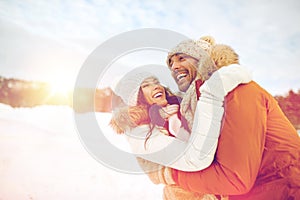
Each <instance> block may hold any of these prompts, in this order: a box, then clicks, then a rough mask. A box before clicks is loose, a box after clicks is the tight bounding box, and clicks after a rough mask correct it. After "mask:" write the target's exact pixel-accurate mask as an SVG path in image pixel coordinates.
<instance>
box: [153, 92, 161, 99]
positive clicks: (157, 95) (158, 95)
mask: <svg viewBox="0 0 300 200" xmlns="http://www.w3.org/2000/svg"><path fill="white" fill-rule="evenodd" d="M161 96H162V92H158V93H156V94H155V95H154V96H153V97H154V98H158V97H161Z"/></svg>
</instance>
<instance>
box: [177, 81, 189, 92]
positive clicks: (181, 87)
mask: <svg viewBox="0 0 300 200" xmlns="http://www.w3.org/2000/svg"><path fill="white" fill-rule="evenodd" d="M189 87H190V83H187V82H184V83H181V84H179V85H178V89H179V90H180V91H181V92H186V91H187V89H188V88H189Z"/></svg>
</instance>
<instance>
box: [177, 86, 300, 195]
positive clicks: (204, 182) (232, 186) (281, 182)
mask: <svg viewBox="0 0 300 200" xmlns="http://www.w3.org/2000/svg"><path fill="white" fill-rule="evenodd" d="M224 106H225V114H224V117H223V127H222V130H221V135H220V138H219V143H218V149H217V152H216V155H215V160H214V162H213V163H212V164H211V165H210V166H209V167H208V168H206V169H204V170H202V171H198V172H182V171H178V170H175V169H173V170H172V174H173V178H174V180H175V182H176V183H177V184H178V185H179V186H181V187H183V188H184V189H187V190H191V191H194V192H199V193H208V194H223V195H229V197H230V199H255V200H259V199H264V200H265V199H273V200H275V199H278V200H279V199H280V200H282V199H288V198H289V197H294V199H300V137H299V136H298V134H297V132H296V130H295V129H294V127H293V126H292V125H291V123H290V122H289V121H288V119H287V118H286V117H285V115H284V114H283V112H282V111H281V109H280V108H279V106H278V104H277V102H276V100H275V99H274V98H273V97H272V96H271V95H270V94H269V93H267V92H266V91H265V90H264V89H262V88H261V87H260V86H259V85H258V84H256V83H255V82H250V83H249V84H245V85H240V86H238V87H237V88H236V89H235V90H233V91H232V92H231V93H229V94H228V95H227V96H226V100H225V104H224ZM291 199H292V198H291Z"/></svg>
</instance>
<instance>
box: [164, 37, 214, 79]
mask: <svg viewBox="0 0 300 200" xmlns="http://www.w3.org/2000/svg"><path fill="white" fill-rule="evenodd" d="M214 43H215V41H214V39H213V38H212V37H210V36H205V37H202V38H200V39H199V40H191V39H189V40H184V41H182V42H180V43H179V44H178V45H177V46H176V47H174V48H173V49H171V51H170V52H169V53H168V57H167V65H168V66H169V67H171V66H170V59H171V57H172V56H174V55H175V54H178V53H184V54H186V55H189V56H191V57H193V58H195V59H197V60H198V61H199V63H198V66H197V72H198V74H199V75H200V77H201V79H202V80H207V79H208V78H209V77H210V76H211V74H212V73H213V72H214V71H216V70H217V67H216V66H215V64H214V62H213V61H212V59H211V58H210V56H209V54H210V48H211V46H212V45H214Z"/></svg>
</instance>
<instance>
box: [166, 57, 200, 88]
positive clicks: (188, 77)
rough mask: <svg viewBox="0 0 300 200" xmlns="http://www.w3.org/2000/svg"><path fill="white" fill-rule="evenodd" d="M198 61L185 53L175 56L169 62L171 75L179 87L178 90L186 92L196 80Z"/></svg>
mask: <svg viewBox="0 0 300 200" xmlns="http://www.w3.org/2000/svg"><path fill="white" fill-rule="evenodd" d="M197 64H198V60H197V59H195V58H193V57H191V56H188V55H186V54H183V53H179V54H175V55H173V56H172V57H171V58H170V60H169V67H170V70H171V75H172V77H173V78H174V80H175V81H176V83H177V85H178V89H179V90H180V91H182V92H186V91H187V89H188V88H189V86H190V84H191V83H192V82H193V80H194V79H195V78H196V75H197V70H196V69H197V68H196V66H197Z"/></svg>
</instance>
